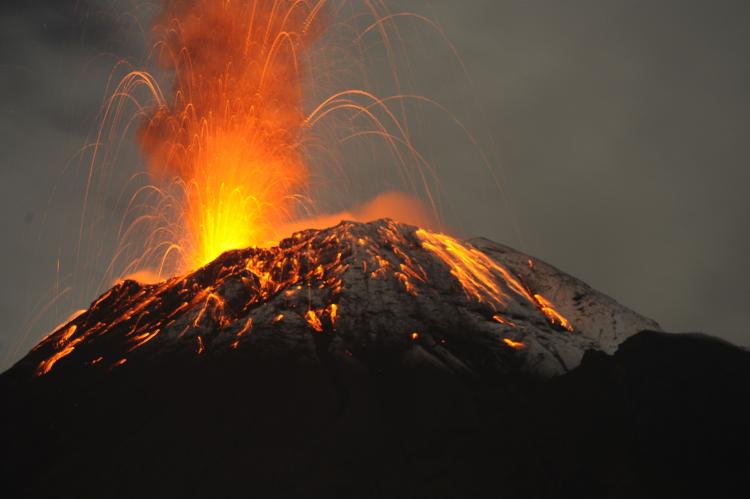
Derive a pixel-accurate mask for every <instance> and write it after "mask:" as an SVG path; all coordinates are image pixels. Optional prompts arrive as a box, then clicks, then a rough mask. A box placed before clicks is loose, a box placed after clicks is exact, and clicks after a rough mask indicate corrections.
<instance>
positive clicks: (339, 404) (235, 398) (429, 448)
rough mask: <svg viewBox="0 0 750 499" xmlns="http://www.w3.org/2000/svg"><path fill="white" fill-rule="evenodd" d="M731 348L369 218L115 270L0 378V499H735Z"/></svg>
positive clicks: (736, 430) (738, 427) (739, 390)
mask: <svg viewBox="0 0 750 499" xmlns="http://www.w3.org/2000/svg"><path fill="white" fill-rule="evenodd" d="M749 357H750V354H748V352H747V351H745V350H742V349H740V348H737V347H734V346H732V345H729V344H726V343H724V342H722V341H719V340H716V339H713V338H710V337H707V336H702V335H675V334H669V333H663V332H660V331H659V326H658V325H657V324H656V323H655V322H654V321H652V320H650V319H648V318H645V317H643V316H641V315H639V314H637V313H635V312H633V311H631V310H629V309H627V308H625V307H623V306H622V305H620V304H618V303H617V302H615V301H614V300H613V299H611V298H609V297H607V296H605V295H603V294H601V293H599V292H597V291H595V290H593V289H592V288H590V287H589V286H587V285H586V284H585V283H583V282H581V281H579V280H578V279H575V278H574V277H571V276H569V275H567V274H565V273H563V272H561V271H559V270H557V269H555V268H554V267H552V266H551V265H548V264H546V263H544V262H542V261H540V260H538V259H536V258H533V257H531V256H529V255H526V254H523V253H521V252H518V251H515V250H513V249H511V248H508V247H506V246H503V245H500V244H497V243H494V242H492V241H489V240H487V239H474V240H469V241H462V240H459V239H456V238H454V237H451V236H448V235H445V234H440V233H435V232H431V231H428V230H424V229H419V228H416V227H412V226H409V225H403V224H399V223H397V222H394V221H392V220H388V219H384V220H378V221H375V222H371V223H355V222H342V223H340V224H339V225H337V226H335V227H332V228H329V229H325V230H307V231H303V232H298V233H296V234H294V235H292V236H291V237H290V238H288V239H285V240H283V241H281V243H280V244H279V245H278V246H275V247H271V248H266V249H259V248H248V249H242V250H236V251H230V252H227V253H224V254H223V255H221V256H220V257H219V258H218V259H216V260H215V261H213V262H211V263H209V264H208V265H206V266H204V267H203V268H200V269H198V270H196V271H194V272H192V273H189V274H187V275H183V276H179V277H174V278H172V279H169V280H166V281H163V282H160V283H157V284H140V283H138V282H135V281H133V280H125V281H123V282H120V283H119V284H117V285H116V286H115V287H113V288H112V289H111V290H109V291H107V292H106V293H105V294H103V295H102V296H101V297H99V298H98V299H97V300H96V301H94V303H93V304H92V305H91V307H90V308H89V309H88V310H87V311H85V312H83V313H81V314H79V315H77V316H76V317H75V318H74V319H72V320H71V321H70V322H68V323H67V324H64V325H62V326H61V327H59V328H58V329H57V330H55V331H54V332H52V334H50V335H49V336H47V337H46V338H45V339H43V340H42V341H41V342H40V343H39V344H38V345H37V346H36V347H35V348H34V349H33V350H32V351H31V352H30V353H29V354H28V355H26V357H24V358H23V359H22V360H21V361H19V362H18V363H17V364H16V365H15V366H14V367H13V368H11V369H10V370H9V371H8V372H6V373H4V374H2V376H0V397H2V400H3V402H4V411H2V413H0V414H1V415H2V418H3V420H2V421H1V422H0V423H2V424H1V426H2V428H3V431H2V440H0V448H2V449H3V451H2V452H3V460H2V466H1V467H0V470H1V471H2V475H1V476H0V479H2V483H3V484H4V485H3V486H4V487H5V490H4V491H3V492H4V494H3V496H4V497H24V498H37V497H39V498H41V497H75V498H87V497H91V498H100V497H111V498H116V497H118V498H119V497H121V498H132V497H154V498H156V497H158V498H165V497H174V498H178V497H179V498H186V497H196V498H206V497H321V498H322V497H325V498H333V497H342V498H347V499H351V498H376V497H389V498H401V497H403V498H406V497H409V498H415V497H416V498H431V499H432V498H464V497H508V498H519V499H520V498H529V499H531V498H540V497H550V498H553V497H554V498H567V497H578V498H587V497H591V498H594V497H597V498H602V497H611V498H616V497H617V498H619V497H645V498H650V497H653V498H659V499H661V498H664V497H708V496H714V497H744V496H743V495H735V494H734V492H733V491H734V490H735V488H736V486H737V485H740V484H741V482H742V477H744V476H747V473H748V472H750V464H748V460H746V459H745V460H737V459H734V460H733V459H730V458H728V456H729V455H730V454H732V452H734V451H741V452H746V449H747V437H746V436H745V437H742V435H746V432H745V431H744V429H745V425H746V421H747V416H748V411H747V410H746V409H745V408H744V406H743V401H745V400H747V399H748V397H750V388H749V387H750V383H747V381H748V380H750V358H749Z"/></svg>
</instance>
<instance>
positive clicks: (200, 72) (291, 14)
mask: <svg viewBox="0 0 750 499" xmlns="http://www.w3.org/2000/svg"><path fill="white" fill-rule="evenodd" d="M324 4H325V1H324V0H274V1H272V2H269V1H261V0H255V1H229V0H222V1H217V0H169V1H167V2H166V3H165V8H164V12H163V14H162V16H161V17H160V18H159V19H158V20H157V22H156V23H155V28H154V33H155V36H156V43H155V48H157V49H158V53H159V61H160V63H161V65H162V66H163V67H164V68H165V69H167V70H169V71H171V72H172V73H173V74H174V84H173V85H174V88H173V98H172V100H171V101H169V102H168V101H165V100H163V99H159V100H157V103H158V105H157V106H156V109H154V110H153V112H152V113H151V114H150V115H149V116H148V117H147V119H146V120H145V121H144V123H143V125H142V128H141V130H140V140H141V144H142V147H143V150H144V153H145V157H146V159H147V163H148V166H149V171H150V173H151V174H152V176H153V177H154V178H155V179H156V180H157V181H161V182H165V181H166V182H173V181H176V182H177V183H179V184H180V185H181V186H182V190H183V192H182V199H181V203H180V206H181V213H180V219H181V220H180V224H179V225H180V227H178V229H177V234H176V235H177V237H176V244H174V245H173V248H174V249H177V250H179V251H180V252H181V253H182V260H183V261H184V266H186V267H188V268H196V267H198V266H201V265H203V264H205V263H208V262H209V261H211V260H213V259H214V258H216V257H217V256H219V255H220V254H221V253H223V252H224V251H226V250H230V249H237V248H243V247H248V246H259V245H263V244H264V243H267V242H268V241H270V240H272V239H273V234H274V228H275V227H278V226H279V225H280V224H282V223H284V222H286V221H288V220H289V218H290V217H291V213H292V209H293V203H294V200H295V199H296V198H298V197H300V196H301V195H302V192H303V191H304V186H305V184H306V182H307V175H308V174H307V170H306V166H305V163H304V161H303V158H302V157H301V155H300V150H299V145H300V141H301V140H302V135H303V129H304V125H305V115H304V113H303V110H302V74H301V71H302V67H301V63H300V55H301V54H302V53H303V52H304V51H305V50H307V48H308V47H309V46H310V44H311V43H312V42H313V41H314V39H315V37H316V34H317V33H319V30H320V26H319V25H320V23H321V8H322V7H323V5H324Z"/></svg>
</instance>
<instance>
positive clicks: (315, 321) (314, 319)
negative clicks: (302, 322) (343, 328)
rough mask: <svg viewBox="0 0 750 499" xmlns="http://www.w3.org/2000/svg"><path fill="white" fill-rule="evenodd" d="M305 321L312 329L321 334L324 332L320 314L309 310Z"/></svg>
mask: <svg viewBox="0 0 750 499" xmlns="http://www.w3.org/2000/svg"><path fill="white" fill-rule="evenodd" d="M305 319H306V320H307V323H308V324H309V325H310V327H311V328H313V329H314V330H316V331H317V332H319V333H322V332H323V324H322V323H321V322H320V319H319V318H318V314H316V313H315V311H314V310H308V311H307V313H306V314H305Z"/></svg>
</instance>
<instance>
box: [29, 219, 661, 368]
mask: <svg viewBox="0 0 750 499" xmlns="http://www.w3.org/2000/svg"><path fill="white" fill-rule="evenodd" d="M530 262H532V263H530ZM642 329H658V325H657V324H656V323H654V322H653V321H651V320H649V319H647V318H644V317H641V316H639V315H638V314H636V313H635V312H632V311H630V310H628V309H626V308H625V307H623V306H621V305H619V304H618V303H616V302H615V301H614V300H612V299H610V298H608V297H606V296H604V295H602V294H601V293H598V292H596V291H595V290H593V289H591V288H590V287H589V286H587V285H586V284H584V283H582V282H581V281H578V280H577V279H575V278H573V277H571V276H568V275H566V274H564V273H562V272H560V271H558V270H557V269H555V268H554V267H551V266H549V265H547V264H545V263H543V262H541V261H538V260H534V259H530V257H528V256H527V255H524V254H522V253H519V252H517V251H515V250H512V249H510V248H507V247H505V246H501V245H499V244H496V243H493V242H491V241H488V240H484V239H480V240H474V241H473V242H471V243H469V242H464V241H460V240H457V239H455V238H453V237H451V236H447V235H444V234H437V233H433V232H429V231H425V230H422V229H418V228H416V227H412V226H408V225H403V224H399V223H396V222H393V221H392V220H378V221H375V222H371V223H366V224H365V223H355V222H342V223H340V224H339V225H337V226H335V227H332V228H329V229H325V230H308V231H303V232H299V233H296V234H294V235H293V236H292V237H290V238H288V239H286V240H284V241H282V242H281V243H280V244H279V246H276V247H273V248H268V249H257V248H248V249H244V250H237V251H231V252H228V253H225V254H224V255H222V256H221V257H219V258H218V259H216V260H215V261H214V262H212V263H210V264H208V265H206V266H205V267H203V268H202V269H199V270H197V271H195V272H193V273H191V274H188V275H185V276H181V277H176V278H173V279H170V280H167V281H164V282H162V283H159V284H154V285H141V284H139V283H136V282H134V281H125V282H123V283H121V284H118V285H117V286H115V287H114V288H113V289H111V290H110V291H109V292H107V293H105V294H104V295H103V296H102V297H100V298H99V299H98V300H97V301H96V302H94V303H93V304H92V306H91V308H90V309H89V310H88V311H87V312H86V313H84V314H82V315H80V316H78V317H76V318H75V319H74V320H73V321H71V322H70V323H69V324H67V325H65V326H63V327H62V328H60V329H59V330H58V331H56V332H54V333H53V334H52V335H50V336H49V337H47V338H45V339H44V340H43V341H42V342H41V343H40V344H39V345H38V346H37V347H36V348H35V349H34V350H33V351H32V352H31V353H30V354H29V355H28V356H27V357H26V358H25V359H24V360H22V361H21V364H24V365H27V366H28V369H29V370H30V371H32V372H33V373H35V374H36V375H38V376H41V375H45V374H47V373H49V372H51V371H53V370H58V369H64V368H66V366H81V365H90V366H91V368H92V369H101V368H104V369H115V368H116V369H128V368H131V367H130V366H133V365H134V364H136V363H137V362H144V361H145V362H150V361H158V358H160V357H161V356H164V355H170V354H177V353H180V354H188V355H195V356H200V355H208V356H217V357H221V356H224V355H243V352H247V351H248V350H249V349H252V350H253V351H254V353H258V352H262V353H263V354H266V353H267V354H268V355H274V354H278V353H282V354H285V355H286V354H291V355H294V356H295V357H296V358H298V359H300V361H303V362H323V361H325V362H331V361H332V360H333V361H335V362H350V363H361V364H362V365H363V366H364V365H366V364H367V362H369V360H368V359H371V358H372V357H373V355H374V354H377V355H383V354H384V353H385V354H386V355H388V356H390V357H389V358H392V359H393V360H394V361H396V362H406V363H413V362H418V363H424V364H428V365H432V366H436V367H438V368H440V369H446V370H450V371H452V372H455V373H460V374H465V375H479V374H482V373H486V372H495V373H505V372H513V371H519V370H520V371H526V372H532V373H537V374H541V375H554V374H559V373H562V372H565V371H567V370H569V369H572V368H573V367H575V366H577V365H578V364H579V363H580V360H581V358H582V356H583V353H584V352H585V351H586V350H587V349H592V348H594V349H602V350H605V351H608V352H611V351H613V349H615V348H616V346H617V344H618V343H619V342H620V341H622V340H624V339H625V338H626V337H628V336H630V335H632V334H635V333H636V332H638V331H640V330H642Z"/></svg>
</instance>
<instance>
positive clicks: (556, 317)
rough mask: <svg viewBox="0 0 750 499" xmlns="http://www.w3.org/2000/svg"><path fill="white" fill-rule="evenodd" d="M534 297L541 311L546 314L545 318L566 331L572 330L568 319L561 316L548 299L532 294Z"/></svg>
mask: <svg viewBox="0 0 750 499" xmlns="http://www.w3.org/2000/svg"><path fill="white" fill-rule="evenodd" d="M534 299H535V300H536V301H537V303H539V306H540V308H541V310H542V313H544V315H546V316H547V319H549V321H550V322H551V323H552V324H556V325H558V326H560V327H562V328H564V329H567V330H568V331H573V326H572V325H571V324H570V322H569V321H568V319H566V318H565V317H563V316H562V314H560V312H558V311H557V310H555V307H554V306H553V305H552V303H550V302H549V300H547V299H546V298H544V297H543V296H542V295H539V294H536V295H534Z"/></svg>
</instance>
